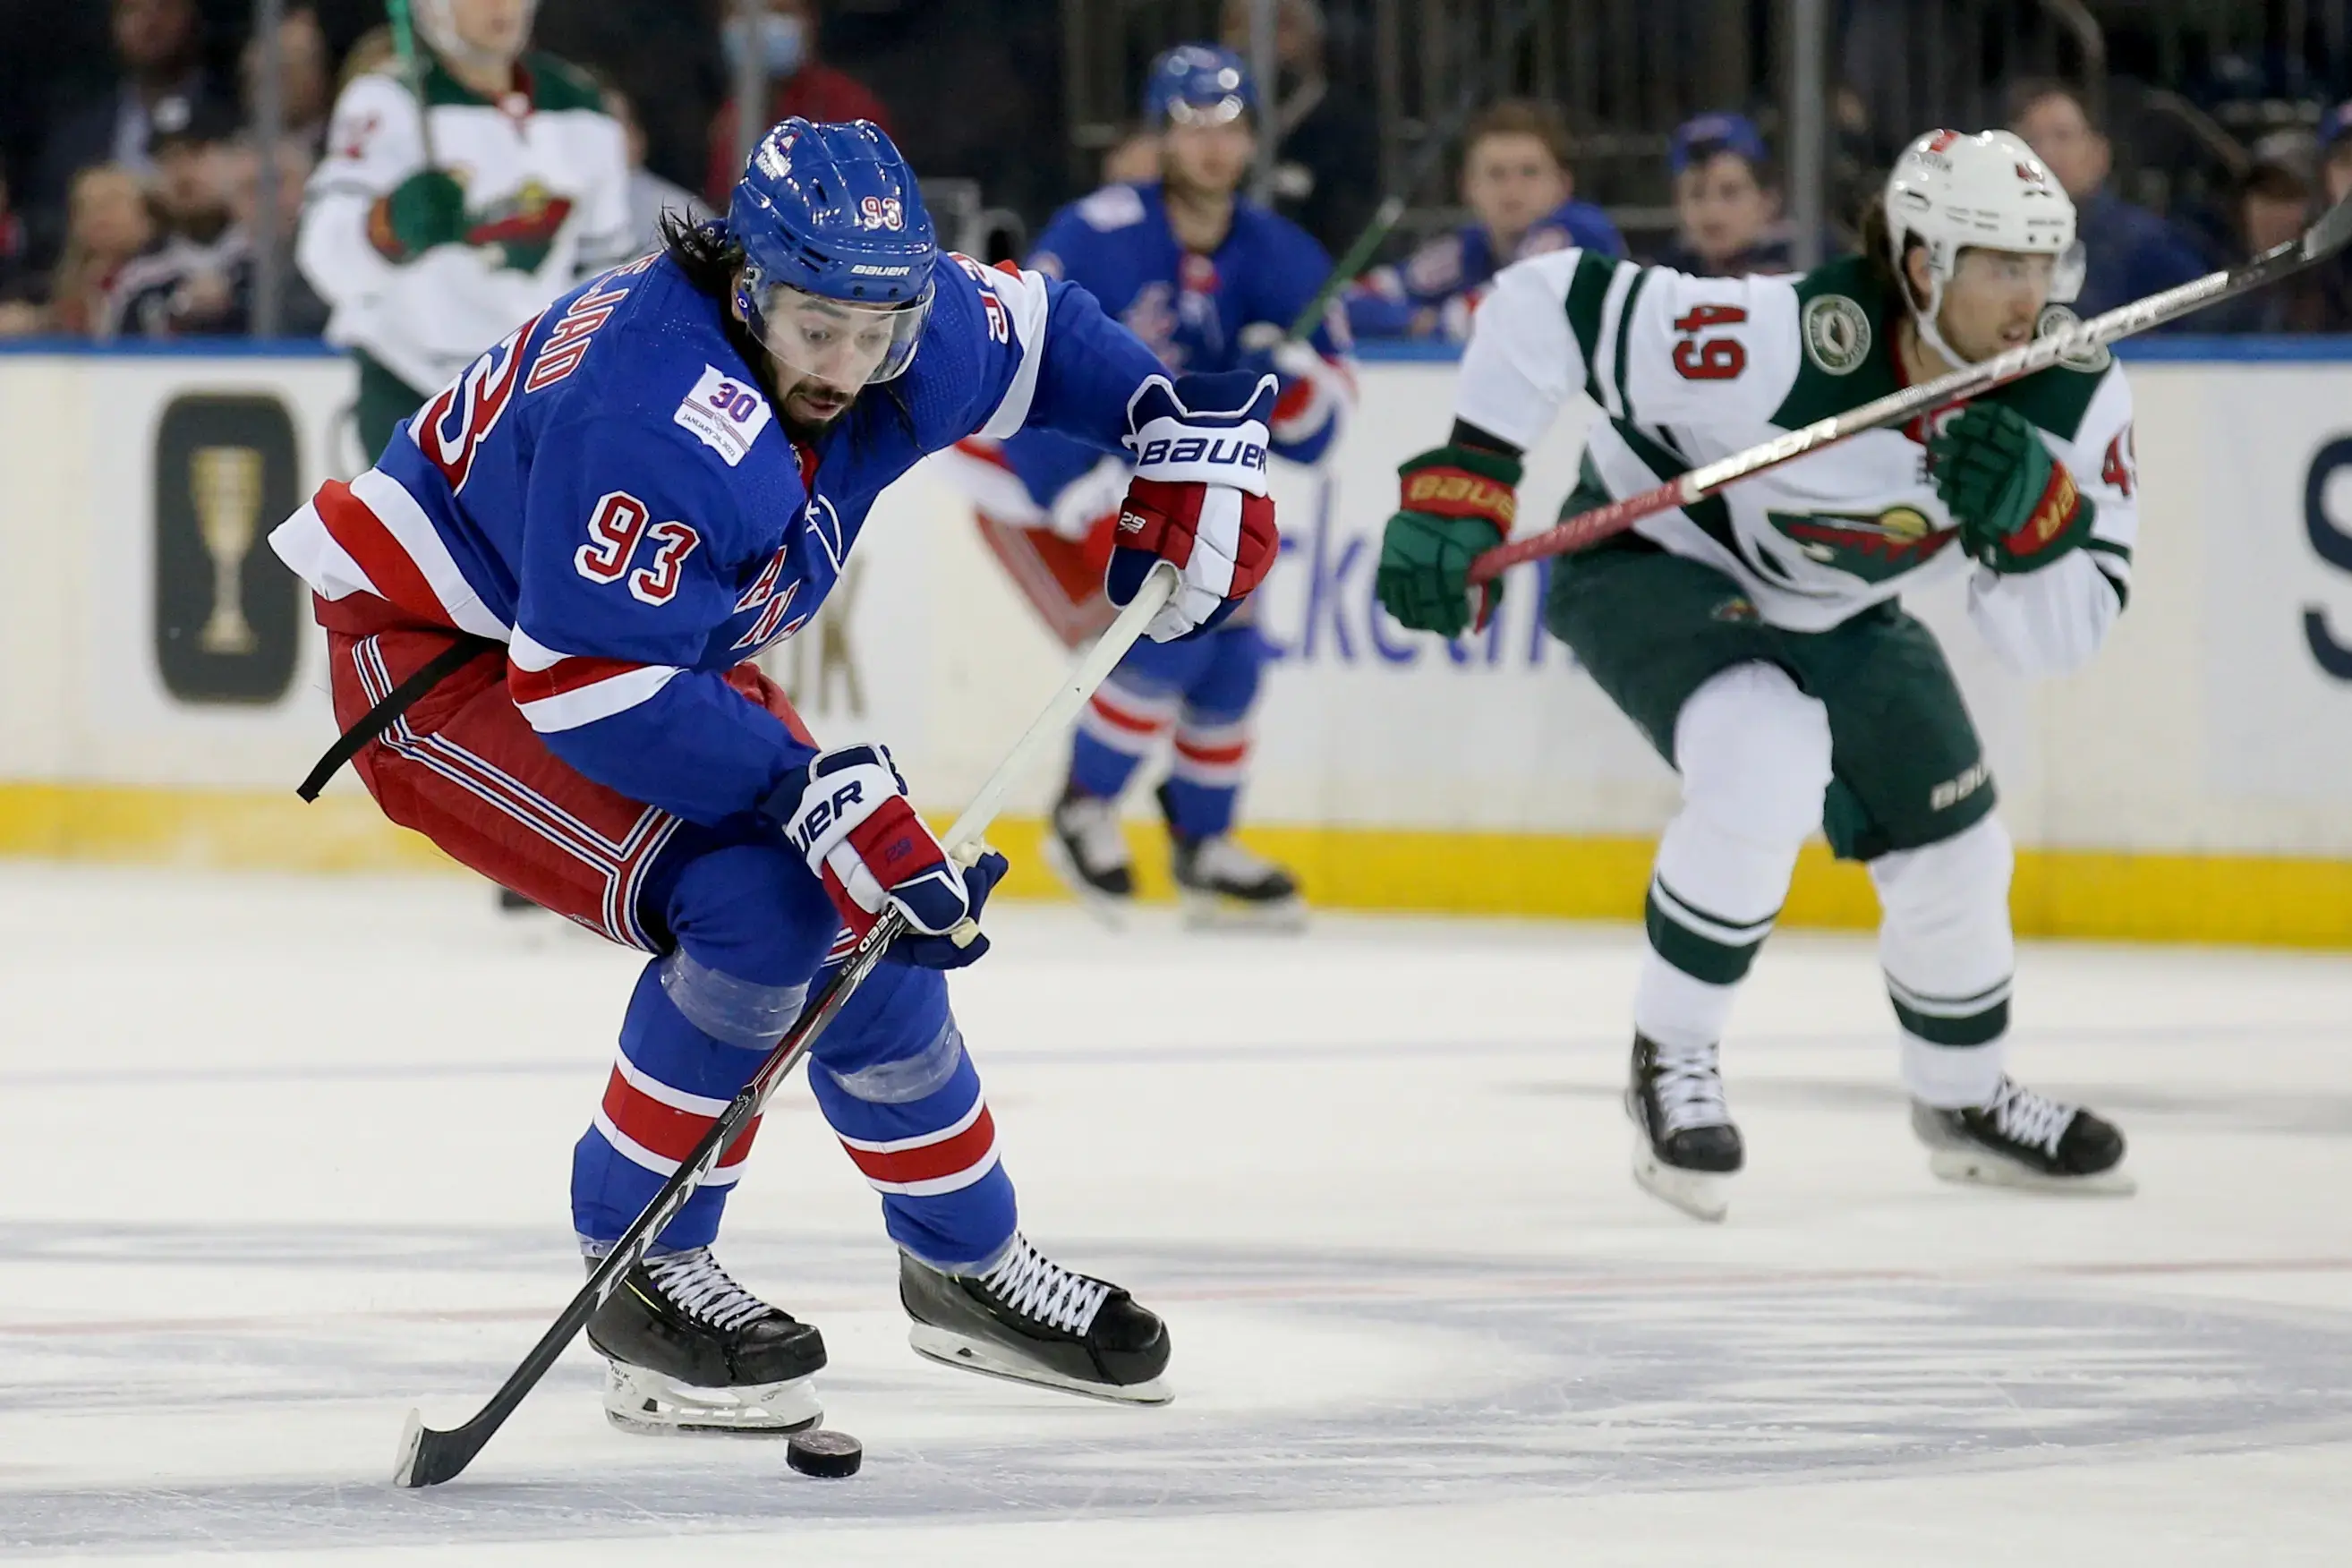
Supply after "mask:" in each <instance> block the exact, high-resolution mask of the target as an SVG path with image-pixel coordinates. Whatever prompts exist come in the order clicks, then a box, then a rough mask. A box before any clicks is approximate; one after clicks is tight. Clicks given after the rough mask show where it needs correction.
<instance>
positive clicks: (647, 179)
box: [589, 71, 711, 250]
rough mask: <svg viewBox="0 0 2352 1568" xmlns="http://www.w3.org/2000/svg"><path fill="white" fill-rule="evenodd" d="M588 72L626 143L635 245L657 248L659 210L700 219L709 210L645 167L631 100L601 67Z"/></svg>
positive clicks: (642, 134)
mask: <svg viewBox="0 0 2352 1568" xmlns="http://www.w3.org/2000/svg"><path fill="white" fill-rule="evenodd" d="M589 74H590V75H591V76H593V77H594V78H595V79H596V80H597V84H598V85H599V86H601V87H602V88H603V89H604V112H605V113H607V114H609V115H611V116H612V117H613V118H614V120H617V121H620V122H621V135H622V137H623V139H624V140H625V142H627V144H628V151H629V215H630V219H631V221H632V222H633V223H634V224H635V235H636V243H637V247H638V248H639V249H640V250H658V249H660V248H661V216H662V214H663V213H665V212H677V213H681V214H683V215H684V216H687V217H688V218H690V219H691V220H693V221H694V222H696V223H700V222H702V221H704V220H705V219H707V218H709V216H711V211H710V209H709V207H708V206H706V205H703V201H702V198H701V197H700V196H698V195H695V194H694V193H693V192H692V191H689V190H688V189H687V188H686V187H685V186H684V185H680V184H674V183H672V182H671V181H668V180H665V179H663V178H662V177H661V176H660V175H659V174H655V173H654V172H653V171H652V170H651V169H648V168H646V128H645V124H644V122H643V121H640V120H639V119H638V118H637V106H636V103H635V100H632V99H631V98H630V97H629V95H628V94H627V93H625V92H624V91H622V90H621V88H620V84H619V83H617V82H615V81H614V80H613V79H611V78H609V77H607V76H605V75H604V73H603V72H602V71H591V72H590V73H589Z"/></svg>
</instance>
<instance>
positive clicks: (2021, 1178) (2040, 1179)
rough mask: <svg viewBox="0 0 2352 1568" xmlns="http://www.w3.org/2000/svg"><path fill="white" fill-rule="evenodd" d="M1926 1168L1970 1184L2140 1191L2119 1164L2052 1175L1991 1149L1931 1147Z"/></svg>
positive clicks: (2074, 1193) (2093, 1194)
mask: <svg viewBox="0 0 2352 1568" xmlns="http://www.w3.org/2000/svg"><path fill="white" fill-rule="evenodd" d="M1927 1169H1928V1170H1930V1171H1932V1172H1933V1173H1935V1174H1936V1175H1937V1177H1939V1178H1940V1179H1942V1180H1944V1181H1947V1182H1953V1183H1957V1184H1960V1185H1963V1186H1971V1187H2013V1188H2015V1189H2017V1190H2018V1191H2020V1192H2030V1193H2053V1194H2061V1195H2063V1196H2070V1197H2084V1198H2127V1197H2129V1196H2131V1195H2132V1194H2134V1193H2136V1192H2137V1191H2139V1183H2138V1182H2137V1181H2135V1180H2133V1179H2132V1177H2131V1175H2130V1173H2127V1172H2126V1171H2125V1170H2123V1169H2122V1168H2121V1167H2120V1166H2118V1167H2116V1168H2115V1169H2112V1170H2105V1171H2101V1172H2099V1173H2097V1174H2095V1175H2090V1176H2052V1175H2045V1174H2043V1173H2042V1172H2040V1171H2037V1170H2035V1169H2034V1168H2033V1167H2032V1166H2031V1165H2022V1164H2020V1163H2017V1162H2016V1161H2014V1160H2004V1159H2002V1158H2001V1157H2000V1155H1998V1154H1996V1153H1994V1152H1991V1151H1990V1150H1988V1149H1931V1150H1929V1151H1928V1152H1927Z"/></svg>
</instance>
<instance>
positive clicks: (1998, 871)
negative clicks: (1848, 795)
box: [1870, 816, 2017, 1110]
mask: <svg viewBox="0 0 2352 1568" xmlns="http://www.w3.org/2000/svg"><path fill="white" fill-rule="evenodd" d="M2012 858H2013V857H2012V855H2011V849H2010V842H2009V833H2008V830H2007V829H2005V828H2003V827H2002V826H2001V825H2000V819H1999V818H1998V817H1991V816H1988V817H1986V818H1984V819H1983V820H1981V821H1979V822H1978V823H1977V824H1975V825H1974V826H1970V827H1968V828H1966V829H1963V830H1962V831H1961V832H1959V833H1958V834H1956V835H1955V836H1953V837H1950V838H1947V839H1945V840H1944V841H1943V842H1942V843H1940V844H1930V845H1927V847H1924V848H1919V849H1906V850H1898V851H1896V852H1895V853H1894V854H1891V855H1882V856H1880V857H1879V858H1877V859H1875V860H1874V861H1872V862H1871V863H1870V876H1871V880H1872V881H1873V882H1874V883H1876V884H1877V887H1878V901H1879V905H1880V907H1881V909H1882V910H1884V914H1883V918H1882V919H1881V921H1880V925H1879V932H1878V952H1879V960H1880V962H1881V963H1883V964H1884V965H1885V969H1886V994H1887V996H1888V999H1889V1000H1891V1001H1892V1002H1893V1003H1894V1004H1895V1020H1896V1023H1897V1025H1898V1026H1900V1029H1901V1031H1902V1036H1901V1037H1902V1045H1903V1086H1904V1088H1906V1089H1909V1090H1910V1091H1911V1093H1912V1095H1913V1096H1914V1097H1915V1098H1916V1099H1918V1100H1924V1101H1926V1102H1927V1104H1929V1105H1933V1106H1937V1107H1941V1108H1943V1109H1946V1110H1952V1109H1957V1108H1958V1107H1962V1106H1970V1105H1984V1104H1988V1103H1990V1100H1992V1098H1993V1094H1994V1091H1995V1090H1997V1089H1999V1088H2000V1080H2001V1077H2002V1075H2003V1074H2004V1073H2005V1072H2006V1071H2007V1070H2008V1036H2009V991H2010V973H2011V970H2012V969H2013V968H2014V967H2015V965H2016V962H2017V947H2016V942H2015V941H2014V940H2013V939H2012V937H2011V932H2010V922H2009V878H2010V868H2011V861H2012Z"/></svg>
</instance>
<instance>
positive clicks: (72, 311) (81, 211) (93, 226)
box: [44, 163, 155, 336]
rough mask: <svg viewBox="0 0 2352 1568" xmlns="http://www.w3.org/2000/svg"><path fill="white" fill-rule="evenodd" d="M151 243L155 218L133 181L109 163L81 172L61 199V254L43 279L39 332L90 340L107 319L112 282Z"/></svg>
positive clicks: (136, 178)
mask: <svg viewBox="0 0 2352 1568" xmlns="http://www.w3.org/2000/svg"><path fill="white" fill-rule="evenodd" d="M154 237H155V216H154V214H153V212H152V209H151V208H150V207H149V206H148V203H147V193H146V191H145V189H144V188H143V187H142V184H141V183H140V179H139V176H138V175H136V174H132V173H131V171H130V170H128V169H124V168H120V167H118V166H116V165H115V164H112V163H100V164H99V165H97V166H96V167H94V168H89V169H84V170H83V171H81V173H79V174H76V175H75V176H74V179H73V186H72V189H71V190H70V191H69V192H68V196H67V224H66V237H65V254H64V256H63V258H61V259H60V260H59V261H58V267H57V270H56V271H55V272H54V273H52V274H51V275H50V279H49V308H48V314H47V321H45V322H44V326H45V329H46V330H47V331H53V332H65V333H70V334H73V335H75V336H89V335H91V334H94V333H95V332H96V331H98V330H99V328H100V326H101V325H102V324H103V323H104V322H105V321H106V318H107V301H108V300H109V298H110V293H111V290H112V289H113V286H114V280H115V279H116V277H117V276H118V275H119V274H120V273H121V270H122V268H123V267H124V266H125V264H127V263H128V262H129V261H130V260H131V258H132V257H134V256H137V255H138V254H139V253H140V252H141V251H142V250H145V249H146V248H147V247H148V245H149V244H150V243H151V242H152V240H153V238H154Z"/></svg>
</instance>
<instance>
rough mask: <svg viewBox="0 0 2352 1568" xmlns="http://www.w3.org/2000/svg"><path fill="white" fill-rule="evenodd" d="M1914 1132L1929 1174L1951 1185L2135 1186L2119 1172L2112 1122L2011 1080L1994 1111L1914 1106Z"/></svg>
mask: <svg viewBox="0 0 2352 1568" xmlns="http://www.w3.org/2000/svg"><path fill="white" fill-rule="evenodd" d="M1911 1131H1914V1132H1916V1133H1917V1134H1918V1135H1919V1142H1922V1143H1925V1144H1926V1145H1927V1151H1928V1152H1927V1168H1928V1169H1929V1170H1931V1171H1933V1172H1935V1173H1936V1174H1937V1175H1938V1176H1941V1177H1942V1178H1943V1179H1944V1180H1946V1181H1948V1182H1981V1183H1985V1184H1988V1185H1992V1186H2003V1187H2031V1188H2034V1189H2036V1190H2038V1191H2042V1192H2049V1193H2093V1194H2102V1195H2105V1196H2111V1197H2120V1196H2124V1195H2126V1194H2129V1193H2131V1192H2132V1191H2134V1190H2135V1188H2136V1187H2137V1184H2136V1183H2135V1182H2134V1181H2133V1180H2132V1179H2131V1177H2130V1176H2128V1175H2126V1174H2125V1173H2123V1172H2122V1171H2120V1170H2117V1169H2116V1167H2117V1166H2118V1165H2120V1164H2122V1163H2123V1158H2124V1135H2123V1133H2122V1132H2121V1131H2119V1130H2118V1129H2117V1128H2116V1125H2115V1124H2114V1123H2113V1122H2111V1121H2105V1119H2103V1118H2101V1117H2097V1116H2094V1115H2093V1114H2091V1112H2089V1111H2087V1110H2084V1109H2082V1108H2081V1107H2080V1106H2074V1105H2067V1104H2064V1103H2063V1102H2061V1101H2059V1100H2051V1099H2049V1098H2047V1097H2045V1096H2042V1095H2039V1094H2036V1093H2034V1092H2033V1091H2032V1089H2027V1088H2026V1087H2025V1086H2024V1085H2023V1084H2021V1083H2018V1082H2016V1081H2015V1080H2013V1079H2009V1078H2006V1077H2004V1078H2003V1079H2001V1080H2000V1089H1998V1090H1996V1091H1995V1092H1994V1094H1993V1097H1992V1103H1990V1105H1984V1106H1977V1107H1971V1108H1969V1109H1968V1110H1937V1108H1936V1107H1934V1106H1932V1105H1923V1104H1921V1103H1920V1102H1919V1101H1917V1100H1913V1101H1912V1102H1911Z"/></svg>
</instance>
